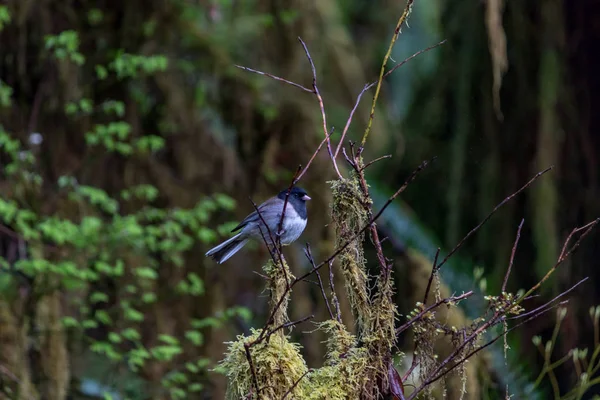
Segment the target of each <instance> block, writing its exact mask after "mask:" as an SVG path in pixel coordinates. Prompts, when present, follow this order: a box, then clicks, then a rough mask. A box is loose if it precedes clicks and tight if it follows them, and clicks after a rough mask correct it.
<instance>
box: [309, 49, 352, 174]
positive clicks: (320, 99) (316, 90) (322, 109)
mask: <svg viewBox="0 0 600 400" xmlns="http://www.w3.org/2000/svg"><path fill="white" fill-rule="evenodd" d="M298 41H299V42H300V44H302V47H303V48H304V52H305V53H306V58H308V62H309V63H310V69H311V70H312V75H313V84H312V85H313V93H314V94H315V95H316V96H317V100H318V101H319V109H320V110H321V118H322V119H323V133H324V135H325V138H326V139H327V152H328V153H329V157H330V158H331V161H332V163H333V168H334V169H335V172H336V173H337V176H338V178H340V179H343V177H342V174H341V173H340V170H339V169H338V166H337V163H336V162H335V158H334V157H333V152H332V151H331V141H330V140H329V135H328V134H327V116H326V115H325V106H324V105H323V97H322V96H321V92H320V91H319V87H318V86H317V70H316V68H315V63H314V62H313V59H312V57H311V56H310V53H309V51H308V47H306V43H304V41H303V40H302V38H300V37H298Z"/></svg>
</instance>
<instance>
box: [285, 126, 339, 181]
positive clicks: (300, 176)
mask: <svg viewBox="0 0 600 400" xmlns="http://www.w3.org/2000/svg"><path fill="white" fill-rule="evenodd" d="M334 131H335V129H334V127H333V126H332V127H331V130H330V131H329V134H328V135H327V136H326V137H324V138H323V140H321V143H319V146H318V147H317V150H315V152H314V153H313V154H312V156H311V157H310V160H308V163H306V166H305V167H304V169H303V170H302V172H300V174H299V175H298V176H297V177H296V180H295V181H294V185H295V184H296V183H298V181H299V180H300V179H301V178H302V177H303V176H304V174H305V173H306V171H307V170H308V167H310V165H311V164H312V162H313V160H314V159H315V157H316V156H317V154H318V153H319V152H320V151H321V148H322V147H323V145H324V144H325V143H326V142H327V141H328V140H329V138H330V137H331V135H333V132H334Z"/></svg>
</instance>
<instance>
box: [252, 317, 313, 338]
mask: <svg viewBox="0 0 600 400" xmlns="http://www.w3.org/2000/svg"><path fill="white" fill-rule="evenodd" d="M314 317H315V316H314V314H311V315H309V316H306V317H304V318H301V319H299V320H297V321H290V322H286V323H285V324H281V325H279V326H278V327H277V328H273V329H272V330H270V331H269V333H268V334H267V336H266V337H265V339H266V340H267V341H269V337H271V335H272V334H274V333H275V332H277V331H279V330H280V329H285V328H289V327H290V326H296V325H299V324H301V323H303V322H305V321H308V320H309V319H313V318H314ZM253 344H254V343H252V344H251V345H253Z"/></svg>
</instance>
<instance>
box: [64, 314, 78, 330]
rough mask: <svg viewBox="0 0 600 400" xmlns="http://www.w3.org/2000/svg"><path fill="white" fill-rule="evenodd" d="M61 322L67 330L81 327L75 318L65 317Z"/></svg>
mask: <svg viewBox="0 0 600 400" xmlns="http://www.w3.org/2000/svg"><path fill="white" fill-rule="evenodd" d="M61 322H62V324H63V326H64V327H65V328H74V327H77V326H79V321H77V320H76V319H75V318H73V317H63V319H62V321H61Z"/></svg>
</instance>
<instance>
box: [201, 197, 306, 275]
mask: <svg viewBox="0 0 600 400" xmlns="http://www.w3.org/2000/svg"><path fill="white" fill-rule="evenodd" d="M288 192H289V196H288ZM286 197H287V198H288V202H287V205H286V207H285V214H284V217H283V224H282V227H281V228H282V230H281V232H279V223H280V221H281V213H282V211H283V206H284V204H285V199H286ZM309 200H311V198H310V196H309V195H308V194H307V193H306V191H305V190H304V189H302V188H299V187H297V186H294V187H292V189H291V190H290V189H285V190H282V191H281V192H279V193H278V194H277V196H275V197H271V198H270V199H268V200H266V201H265V202H264V203H262V204H261V205H260V206H258V207H257V209H258V212H257V211H254V212H253V213H252V214H250V215H248V216H247V217H246V218H245V219H244V220H243V221H242V222H240V224H239V225H238V226H236V227H235V228H233V230H232V231H231V232H237V231H240V232H239V233H238V234H236V235H235V236H233V237H231V238H229V239H227V240H226V241H224V242H223V243H221V244H219V245H218V246H215V247H213V248H212V249H210V250H209V251H208V252H207V253H206V256H207V257H211V258H212V259H213V260H215V261H216V262H217V263H218V264H222V263H224V262H225V261H227V260H229V258H231V256H233V255H234V254H235V253H237V252H238V251H239V250H240V249H241V248H242V247H244V246H245V245H246V243H248V241H249V240H250V239H254V240H261V239H263V237H264V238H265V239H266V241H267V242H271V238H270V237H271V236H272V237H273V240H277V239H276V237H277V234H278V232H279V240H280V242H281V244H282V245H285V246H287V245H289V244H291V243H293V242H294V241H296V240H297V239H298V238H299V237H300V235H301V234H302V232H303V231H304V228H306V223H307V221H308V213H307V210H306V202H307V201H309ZM259 212H260V214H259ZM263 221H264V222H263ZM265 224H266V226H267V227H268V229H266V227H265ZM269 232H270V234H269ZM269 247H272V246H269Z"/></svg>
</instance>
